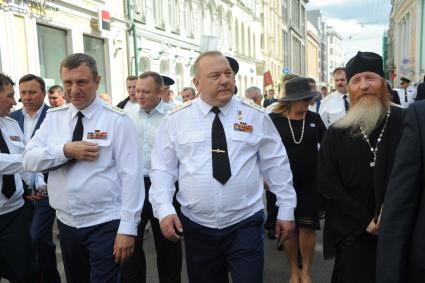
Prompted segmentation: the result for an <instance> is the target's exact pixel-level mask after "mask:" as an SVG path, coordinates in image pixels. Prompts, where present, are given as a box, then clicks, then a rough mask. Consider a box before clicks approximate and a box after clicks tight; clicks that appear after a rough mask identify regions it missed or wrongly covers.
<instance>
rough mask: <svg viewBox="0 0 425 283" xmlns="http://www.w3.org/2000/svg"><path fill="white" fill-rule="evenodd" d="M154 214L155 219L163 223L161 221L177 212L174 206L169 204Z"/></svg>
mask: <svg viewBox="0 0 425 283" xmlns="http://www.w3.org/2000/svg"><path fill="white" fill-rule="evenodd" d="M154 214H155V217H156V218H158V220H159V222H161V220H162V219H164V218H165V217H167V216H168V215H171V214H177V212H176V209H175V208H174V206H173V205H172V204H167V205H161V206H160V207H159V208H158V209H157V210H156V213H154Z"/></svg>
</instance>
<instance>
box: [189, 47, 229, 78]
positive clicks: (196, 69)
mask: <svg viewBox="0 0 425 283" xmlns="http://www.w3.org/2000/svg"><path fill="white" fill-rule="evenodd" d="M216 56H222V57H224V55H223V53H221V52H220V51H216V50H215V51H208V52H205V53H202V54H201V55H199V56H198V58H196V60H195V63H194V64H193V75H194V76H195V77H197V76H198V72H199V62H200V61H201V60H202V59H203V58H204V57H216ZM229 65H230V64H229Z"/></svg>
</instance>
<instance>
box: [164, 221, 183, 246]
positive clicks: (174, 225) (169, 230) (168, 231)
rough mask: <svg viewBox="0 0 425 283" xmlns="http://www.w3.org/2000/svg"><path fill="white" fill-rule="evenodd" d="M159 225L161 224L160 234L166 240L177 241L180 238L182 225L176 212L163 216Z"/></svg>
mask: <svg viewBox="0 0 425 283" xmlns="http://www.w3.org/2000/svg"><path fill="white" fill-rule="evenodd" d="M159 225H160V226H161V231H162V234H163V235H164V237H165V238H167V239H168V240H170V241H173V242H177V241H178V240H180V239H181V237H180V234H181V233H183V227H182V224H181V222H180V219H179V218H178V217H177V215H176V214H170V215H168V216H166V217H164V218H163V219H162V220H161V222H160V223H159Z"/></svg>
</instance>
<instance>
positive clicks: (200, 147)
mask: <svg viewBox="0 0 425 283" xmlns="http://www.w3.org/2000/svg"><path fill="white" fill-rule="evenodd" d="M176 151H177V156H178V158H179V160H182V161H183V160H187V161H188V162H189V163H191V162H194V161H195V160H196V159H202V158H206V157H207V154H211V146H210V149H209V150H207V148H206V139H205V136H204V134H203V133H202V132H186V133H179V134H178V135H177V150H176Z"/></svg>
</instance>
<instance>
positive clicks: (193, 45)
mask: <svg viewBox="0 0 425 283" xmlns="http://www.w3.org/2000/svg"><path fill="white" fill-rule="evenodd" d="M127 15H128V18H129V22H130V25H131V26H132V27H133V28H132V30H133V31H134V32H130V33H129V38H128V40H129V45H128V46H129V52H128V53H129V55H130V56H129V66H130V68H129V73H131V74H134V75H137V74H140V73H141V72H144V71H147V70H151V71H156V72H158V73H160V74H162V75H167V76H170V77H172V78H173V79H174V80H175V82H176V84H175V85H173V86H171V88H172V89H173V90H174V92H175V93H177V92H179V91H180V90H181V89H182V88H183V87H187V86H191V85H192V77H193V64H194V62H195V59H196V58H197V56H198V55H199V53H200V52H205V51H208V50H220V51H222V52H223V53H224V54H225V55H228V56H232V57H234V58H235V59H236V60H237V61H238V62H239V65H240V71H239V73H238V74H237V77H236V85H237V87H238V89H239V90H240V91H239V94H241V93H242V92H243V90H244V89H246V88H247V87H249V86H252V85H257V86H260V87H262V77H261V75H262V73H260V74H257V65H259V64H261V63H262V61H263V60H262V56H261V46H260V36H259V35H260V34H261V28H262V26H261V18H260V6H258V5H257V2H256V1H254V0H242V1H239V0H238V1H236V0H225V1H215V0H128V1H127Z"/></svg>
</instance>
